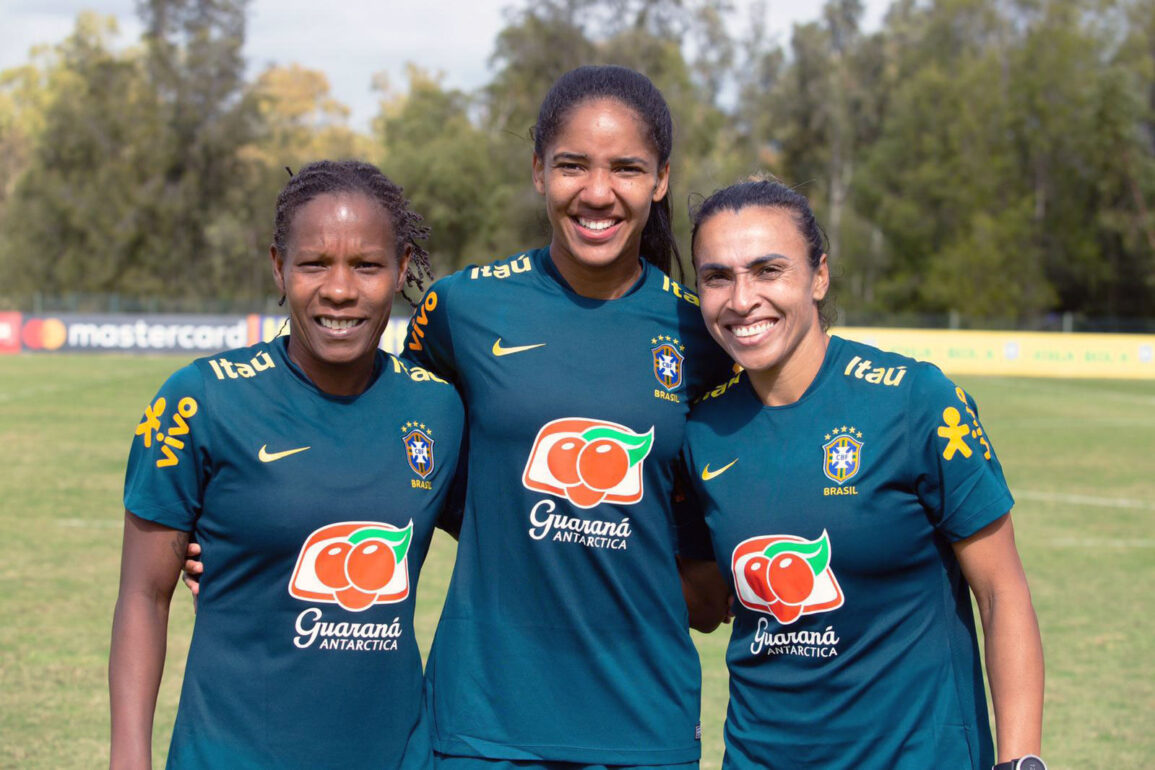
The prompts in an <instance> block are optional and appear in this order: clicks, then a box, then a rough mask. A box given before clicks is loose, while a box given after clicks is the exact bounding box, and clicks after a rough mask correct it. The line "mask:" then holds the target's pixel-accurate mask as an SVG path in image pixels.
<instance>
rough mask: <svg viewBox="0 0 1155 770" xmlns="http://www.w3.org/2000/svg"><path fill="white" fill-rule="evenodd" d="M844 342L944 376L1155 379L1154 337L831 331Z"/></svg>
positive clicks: (1050, 333) (930, 331)
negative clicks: (932, 367) (931, 367)
mask: <svg viewBox="0 0 1155 770" xmlns="http://www.w3.org/2000/svg"><path fill="white" fill-rule="evenodd" d="M831 333H832V334H837V335H838V336H840V337H845V338H846V339H851V340H857V341H859V342H865V343H867V344H868V345H874V346H875V347H879V348H882V349H883V350H893V351H894V352H896V353H902V354H903V355H907V356H910V357H911V358H917V359H919V360H921V361H931V362H933V363H934V364H936V365H938V367H939V368H940V369H942V370H943V371H944V372H946V373H947V374H951V375H954V374H985V375H1002V376H1007V377H1078V378H1093V377H1099V378H1104V379H1155V335H1151V334H1081V333H1059V332H982V331H960V330H949V329H882V328H873V327H853V328H851V327H846V328H835V329H831Z"/></svg>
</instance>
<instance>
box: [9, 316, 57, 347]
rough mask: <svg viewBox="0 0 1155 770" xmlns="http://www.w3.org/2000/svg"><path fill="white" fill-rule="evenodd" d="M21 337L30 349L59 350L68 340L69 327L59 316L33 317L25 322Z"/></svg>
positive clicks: (25, 345)
mask: <svg viewBox="0 0 1155 770" xmlns="http://www.w3.org/2000/svg"><path fill="white" fill-rule="evenodd" d="M20 339H21V341H22V342H23V343H24V347H26V348H28V349H30V350H59V349H60V348H62V347H64V343H65V342H67V341H68V327H67V326H65V325H64V322H63V321H61V320H60V319H58V318H43V319H41V318H32V319H29V320H27V321H25V322H24V328H23V329H21V330H20Z"/></svg>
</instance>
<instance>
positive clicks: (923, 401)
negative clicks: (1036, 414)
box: [907, 365, 1014, 541]
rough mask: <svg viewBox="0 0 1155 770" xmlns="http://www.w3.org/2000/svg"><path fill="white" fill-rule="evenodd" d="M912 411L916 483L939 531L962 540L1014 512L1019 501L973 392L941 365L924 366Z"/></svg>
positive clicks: (915, 386)
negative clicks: (1005, 477) (1008, 484)
mask: <svg viewBox="0 0 1155 770" xmlns="http://www.w3.org/2000/svg"><path fill="white" fill-rule="evenodd" d="M907 415H908V419H909V420H910V426H909V428H910V436H911V449H912V455H913V457H912V462H913V463H914V467H915V468H916V469H917V476H916V478H915V486H916V489H917V491H918V496H919V500H920V501H921V502H922V504H923V506H925V507H926V509H927V510H928V511H929V512H930V514H931V518H932V520H933V521H934V523H935V526H937V527H938V528H939V530H941V531H942V532H943V533H944V534H945V535H946V536H947V537H948V538H949V539H950V540H952V541H957V540H962V539H963V538H966V537H969V536H971V535H973V534H974V533H975V532H978V531H979V530H980V529H982V528H983V527H985V526H986V525H988V524H990V523H991V522H993V521H994V520H996V519H998V518H999V517H1000V516H1002V515H1003V514H1005V513H1007V512H1008V511H1010V509H1011V506H1012V505H1014V499H1013V498H1012V497H1011V493H1010V490H1009V489H1008V488H1007V482H1006V480H1005V479H1004V478H1003V469H1002V465H1000V463H999V459H998V457H997V456H996V455H995V450H994V447H993V446H992V444H991V440H990V436H988V435H987V432H986V429H985V428H983V426H982V423H981V422H979V415H978V407H977V406H976V404H975V402H974V400H973V399H972V398H971V397H970V395H968V394H967V393H966V392H965V391H964V390H963V389H962V388H960V387H958V386H957V385H955V384H954V383H953V382H951V381H950V380H949V379H947V378H946V376H945V375H944V374H943V373H942V372H941V371H940V370H939V369H938V368H937V367H934V366H929V365H928V366H925V367H921V368H920V370H919V371H918V376H917V377H916V378H915V382H914V383H913V387H912V389H911V405H910V409H908V411H907Z"/></svg>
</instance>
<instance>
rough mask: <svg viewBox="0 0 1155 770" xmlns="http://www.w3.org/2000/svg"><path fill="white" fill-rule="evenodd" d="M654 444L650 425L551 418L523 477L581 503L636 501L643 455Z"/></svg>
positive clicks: (586, 505) (529, 485)
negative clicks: (636, 427) (639, 427)
mask: <svg viewBox="0 0 1155 770" xmlns="http://www.w3.org/2000/svg"><path fill="white" fill-rule="evenodd" d="M653 444H654V429H653V428H652V427H651V428H650V430H649V431H647V432H646V433H635V432H633V431H632V430H630V429H629V428H627V427H626V426H624V425H618V424H617V423H613V422H606V421H605V420H589V419H585V418H582V417H565V418H562V419H560V420H553V421H552V422H549V423H547V424H546V425H545V426H544V427H542V429H541V430H540V431H538V433H537V438H536V439H535V440H534V442H533V448H532V449H531V450H530V453H529V460H528V461H527V462H526V464H525V473H524V474H523V476H522V483H523V484H524V485H525V487H526V488H527V489H531V490H533V491H535V492H544V493H546V494H549V495H555V496H557V497H562V498H565V499H567V500H569V501H570V502H571V503H573V504H574V505H576V506H577V507H579V508H593V507H594V506H596V505H598V504H600V503H603V502H606V503H623V504H633V503H636V502H638V501H639V500H641V499H642V493H643V489H642V461H643V460H645V459H646V456H647V455H648V454H649V453H650V449H651V447H653Z"/></svg>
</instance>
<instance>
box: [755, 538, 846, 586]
mask: <svg viewBox="0 0 1155 770" xmlns="http://www.w3.org/2000/svg"><path fill="white" fill-rule="evenodd" d="M782 553H796V554H798V555H799V556H801V557H802V558H804V559H806V563H807V564H809V565H810V570H811V572H813V573H814V574H815V575H821V574H822V571H823V570H825V569H826V567H827V566H828V565H829V564H830V539H829V538H828V537H827V535H826V530H822V535H821V536H820V537H819V538H818V539H817V540H811V541H808V542H804V543H796V542H792V541H789V540H779V541H777V542H774V543H771V544H770V545H768V546H767V547H766V550H765V551H763V552H762V555H763V556H765V557H766V558H767V560H769V561H773V560H774V557H775V556H777V555H778V554H782Z"/></svg>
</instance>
